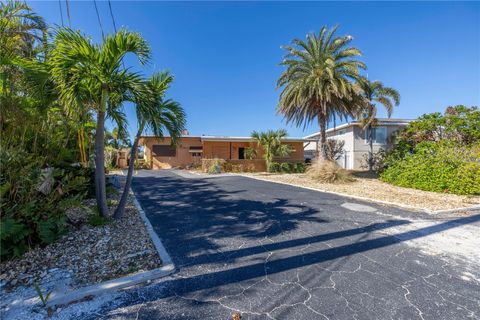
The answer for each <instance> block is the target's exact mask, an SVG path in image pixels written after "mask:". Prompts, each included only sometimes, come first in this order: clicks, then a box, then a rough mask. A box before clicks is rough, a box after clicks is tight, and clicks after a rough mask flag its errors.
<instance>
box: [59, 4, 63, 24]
mask: <svg viewBox="0 0 480 320" xmlns="http://www.w3.org/2000/svg"><path fill="white" fill-rule="evenodd" d="M58 4H59V5H60V18H61V19H62V27H63V10H62V0H58Z"/></svg>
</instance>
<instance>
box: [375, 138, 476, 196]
mask: <svg viewBox="0 0 480 320" xmlns="http://www.w3.org/2000/svg"><path fill="white" fill-rule="evenodd" d="M479 160H480V143H479V144H475V145H472V146H466V145H464V146H460V145H457V144H452V143H449V142H448V141H444V142H442V143H436V142H431V141H424V142H421V143H418V144H417V145H416V148H415V152H414V153H412V154H407V155H406V156H404V157H403V158H400V159H395V158H394V159H390V160H389V159H388V158H387V162H388V167H387V168H386V169H385V171H384V172H383V173H382V174H381V179H382V180H383V181H385V182H389V183H392V184H394V185H398V186H401V187H408V188H415V189H420V190H426V191H435V192H448V193H455V194H465V195H480V162H479Z"/></svg>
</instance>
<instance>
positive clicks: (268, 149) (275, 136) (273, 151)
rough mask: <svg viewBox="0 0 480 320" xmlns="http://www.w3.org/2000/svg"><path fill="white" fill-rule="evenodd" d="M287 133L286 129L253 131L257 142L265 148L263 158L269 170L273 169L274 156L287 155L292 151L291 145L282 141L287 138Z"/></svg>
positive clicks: (253, 136)
mask: <svg viewBox="0 0 480 320" xmlns="http://www.w3.org/2000/svg"><path fill="white" fill-rule="evenodd" d="M287 135H288V134H287V131H286V130H285V129H279V130H276V131H275V130H268V131H265V132H257V131H253V132H252V138H253V139H254V140H255V141H256V142H257V145H258V146H261V147H262V148H263V158H264V159H265V163H266V165H267V170H268V171H269V172H270V171H271V164H272V162H273V158H274V157H286V156H288V155H289V154H290V153H291V152H292V148H291V146H290V145H288V144H284V143H282V139H284V138H286V137H287Z"/></svg>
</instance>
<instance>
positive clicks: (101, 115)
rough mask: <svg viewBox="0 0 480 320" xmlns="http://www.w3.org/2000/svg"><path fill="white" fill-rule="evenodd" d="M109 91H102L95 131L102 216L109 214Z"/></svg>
mask: <svg viewBox="0 0 480 320" xmlns="http://www.w3.org/2000/svg"><path fill="white" fill-rule="evenodd" d="M106 104H107V92H105V90H104V91H103V92H102V105H101V107H100V110H99V111H98V113H97V129H96V132H95V196H96V199H97V208H98V213H99V214H100V216H102V217H106V216H107V214H108V208H107V193H106V186H105V154H104V153H105V141H104V139H105V110H106Z"/></svg>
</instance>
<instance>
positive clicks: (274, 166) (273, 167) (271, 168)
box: [267, 162, 280, 173]
mask: <svg viewBox="0 0 480 320" xmlns="http://www.w3.org/2000/svg"><path fill="white" fill-rule="evenodd" d="M267 171H268V172H271V173H278V172H280V163H278V162H271V163H270V164H269V165H268V168H267Z"/></svg>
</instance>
